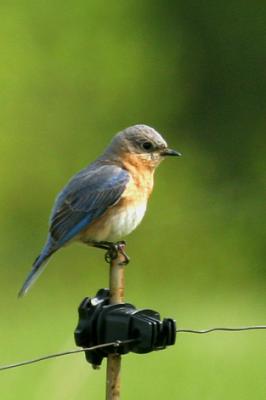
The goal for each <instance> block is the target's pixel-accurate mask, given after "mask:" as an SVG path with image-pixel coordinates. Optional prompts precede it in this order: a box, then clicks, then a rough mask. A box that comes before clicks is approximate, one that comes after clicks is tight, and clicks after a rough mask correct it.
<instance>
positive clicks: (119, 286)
mask: <svg viewBox="0 0 266 400" xmlns="http://www.w3.org/2000/svg"><path fill="white" fill-rule="evenodd" d="M121 247H122V245H121ZM122 250H124V245H123V249H122ZM124 261H125V256H124V255H123V252H120V251H118V253H117V258H115V259H114V260H111V261H110V275H109V281H110V282H109V288H110V303H111V304H117V303H123V302H124V288H125V279H124V265H123V262H124ZM120 369H121V355H119V354H109V355H108V358H107V371H106V400H119V399H120Z"/></svg>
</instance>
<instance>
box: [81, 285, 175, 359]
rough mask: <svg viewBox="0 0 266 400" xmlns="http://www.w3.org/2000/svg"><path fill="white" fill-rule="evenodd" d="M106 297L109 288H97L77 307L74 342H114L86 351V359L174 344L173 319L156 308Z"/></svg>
mask: <svg viewBox="0 0 266 400" xmlns="http://www.w3.org/2000/svg"><path fill="white" fill-rule="evenodd" d="M109 299H110V291H109V289H100V290H99V291H98V292H97V294H96V296H95V297H92V298H90V297H86V298H85V299H84V300H83V301H82V302H81V304H80V306H79V309H78V312H79V321H78V325H77V327H76V329H75V333H74V336H75V342H76V345H77V346H80V347H83V348H87V347H92V346H96V345H98V344H103V343H109V342H116V343H117V344H116V345H113V346H110V347H105V348H101V349H97V350H92V351H89V350H87V351H85V356H86V359H87V361H88V362H89V363H91V364H92V365H93V366H99V365H101V363H102V360H103V358H104V357H107V356H108V354H114V353H116V354H127V353H129V352H133V353H138V354H145V353H149V352H151V351H154V350H163V349H165V348H166V347H167V346H171V345H173V344H175V339H176V323H175V321H174V320H173V319H171V318H164V319H163V320H161V318H160V314H159V313H158V312H157V311H153V310H150V309H140V310H137V309H136V307H135V306H134V305H132V304H129V303H122V304H110V303H109ZM125 342H126V343H125Z"/></svg>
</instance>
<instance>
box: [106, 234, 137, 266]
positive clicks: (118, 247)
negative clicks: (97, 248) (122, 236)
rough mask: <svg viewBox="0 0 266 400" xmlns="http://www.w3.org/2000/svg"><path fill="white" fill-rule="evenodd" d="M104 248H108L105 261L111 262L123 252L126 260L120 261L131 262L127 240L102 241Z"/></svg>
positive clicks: (123, 262) (125, 263) (123, 263)
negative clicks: (127, 252)
mask: <svg viewBox="0 0 266 400" xmlns="http://www.w3.org/2000/svg"><path fill="white" fill-rule="evenodd" d="M100 244H101V246H102V248H106V250H107V252H106V254H105V257H104V258H105V261H106V262H107V263H108V264H110V263H111V262H112V261H114V260H115V259H116V258H118V254H119V253H120V254H122V256H123V257H124V260H123V261H121V262H120V264H121V265H127V264H128V263H129V261H130V260H129V257H128V255H127V254H126V252H125V246H126V242H125V241H124V240H121V241H119V242H116V243H112V242H100Z"/></svg>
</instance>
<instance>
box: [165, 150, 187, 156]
mask: <svg viewBox="0 0 266 400" xmlns="http://www.w3.org/2000/svg"><path fill="white" fill-rule="evenodd" d="M161 156H163V157H165V156H176V157H181V156H182V154H181V153H179V151H176V150H172V149H164V150H163V151H161Z"/></svg>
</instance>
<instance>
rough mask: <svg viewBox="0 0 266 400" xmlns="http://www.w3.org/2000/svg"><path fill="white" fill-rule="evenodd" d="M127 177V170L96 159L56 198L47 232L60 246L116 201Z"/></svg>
mask: <svg viewBox="0 0 266 400" xmlns="http://www.w3.org/2000/svg"><path fill="white" fill-rule="evenodd" d="M128 181H129V174H128V172H127V171H126V170H124V169H122V168H121V167H119V166H117V165H114V164H106V163H103V162H99V161H98V162H95V163H94V164H91V165H90V166H89V167H87V168H85V169H84V170H82V171H81V172H79V173H78V174H77V175H75V176H74V178H72V180H71V181H70V182H69V184H68V185H67V186H66V187H65V189H64V190H63V191H62V192H61V193H60V195H59V197H58V198H57V200H56V203H55V206H54V209H53V212H52V215H51V221H50V222H51V225H50V234H51V237H52V238H53V240H54V241H55V243H56V244H57V245H58V246H59V247H61V246H63V245H64V244H65V243H66V242H68V241H69V240H71V239H72V238H74V237H75V236H76V235H77V234H78V233H79V232H80V231H81V230H82V229H84V228H85V227H86V226H88V225H89V224H90V223H92V222H93V221H94V220H95V219H96V218H99V217H100V216H101V215H102V214H103V213H104V212H105V211H106V210H107V208H109V207H111V206H112V205H113V204H115V203H116V202H117V201H118V200H119V198H120V197H121V195H122V193H123V192H124V190H125V187H126V184H127V183H128Z"/></svg>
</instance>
